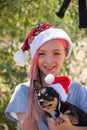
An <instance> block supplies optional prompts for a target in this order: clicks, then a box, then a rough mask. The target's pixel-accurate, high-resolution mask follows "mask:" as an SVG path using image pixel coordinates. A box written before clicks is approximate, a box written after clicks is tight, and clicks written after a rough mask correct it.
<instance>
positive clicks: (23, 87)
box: [14, 81, 30, 95]
mask: <svg viewBox="0 0 87 130" xmlns="http://www.w3.org/2000/svg"><path fill="white" fill-rule="evenodd" d="M29 86H30V82H29V81H28V82H25V83H20V84H18V85H17V86H16V87H15V91H14V92H15V93H24V94H25V95H26V94H27V93H28V89H29Z"/></svg>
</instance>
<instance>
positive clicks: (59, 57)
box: [38, 39, 66, 76]
mask: <svg viewBox="0 0 87 130" xmlns="http://www.w3.org/2000/svg"><path fill="white" fill-rule="evenodd" d="M65 58H66V51H65V48H64V46H63V45H62V44H61V43H59V42H58V41H57V40H56V39H53V40H50V41H48V42H46V43H45V44H43V45H42V46H41V47H40V48H39V51H38V67H39V70H40V72H41V74H42V75H43V76H46V75H47V74H49V73H51V74H53V75H54V76H58V74H59V72H60V70H61V67H62V65H63V62H64V60H65Z"/></svg>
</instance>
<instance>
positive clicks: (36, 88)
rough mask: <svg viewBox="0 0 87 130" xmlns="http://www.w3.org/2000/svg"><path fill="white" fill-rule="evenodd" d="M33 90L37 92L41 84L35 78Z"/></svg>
mask: <svg viewBox="0 0 87 130" xmlns="http://www.w3.org/2000/svg"><path fill="white" fill-rule="evenodd" d="M33 84H34V88H35V91H36V92H38V90H39V89H40V88H41V84H40V83H39V82H38V81H37V80H33Z"/></svg>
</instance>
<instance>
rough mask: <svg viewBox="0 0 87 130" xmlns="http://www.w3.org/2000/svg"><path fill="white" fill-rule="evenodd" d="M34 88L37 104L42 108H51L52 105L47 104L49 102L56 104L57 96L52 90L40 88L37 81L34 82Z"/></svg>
mask: <svg viewBox="0 0 87 130" xmlns="http://www.w3.org/2000/svg"><path fill="white" fill-rule="evenodd" d="M34 88H35V91H36V93H37V98H38V102H39V104H40V105H41V106H42V107H43V108H46V107H51V105H52V104H51V103H50V104H49V103H48V102H50V101H56V102H57V104H58V102H59V101H58V100H59V94H58V93H57V92H56V91H55V90H54V89H53V88H51V87H45V86H41V84H40V83H39V82H38V81H37V80H34ZM48 104H49V105H48Z"/></svg>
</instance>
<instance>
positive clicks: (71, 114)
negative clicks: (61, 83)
mask: <svg viewBox="0 0 87 130" xmlns="http://www.w3.org/2000/svg"><path fill="white" fill-rule="evenodd" d="M34 88H35V91H36V93H37V98H38V103H39V105H40V106H41V107H42V109H43V110H44V111H45V113H46V114H47V116H49V117H53V118H54V119H55V120H56V124H61V123H63V120H62V119H61V118H60V117H59V115H60V114H64V115H66V116H67V117H68V118H69V119H70V121H71V123H72V125H76V126H87V113H86V112H84V111H82V110H81V109H79V108H78V107H77V106H75V105H73V104H71V103H69V102H67V101H65V102H63V101H61V98H60V95H59V94H58V93H57V92H56V91H55V90H54V89H53V88H51V87H43V86H41V84H40V83H39V82H38V81H37V80H34ZM53 103H55V105H56V107H55V108H54V110H53V109H52V110H51V109H49V108H51V107H52V104H53Z"/></svg>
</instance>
